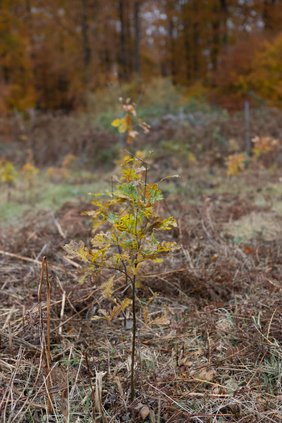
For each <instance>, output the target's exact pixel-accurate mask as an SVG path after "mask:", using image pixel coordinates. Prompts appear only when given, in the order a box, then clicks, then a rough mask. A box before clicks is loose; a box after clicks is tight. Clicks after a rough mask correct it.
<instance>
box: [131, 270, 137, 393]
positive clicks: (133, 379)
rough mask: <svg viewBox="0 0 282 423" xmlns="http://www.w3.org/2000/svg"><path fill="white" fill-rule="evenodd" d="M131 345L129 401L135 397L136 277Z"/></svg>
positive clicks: (133, 295) (134, 277)
mask: <svg viewBox="0 0 282 423" xmlns="http://www.w3.org/2000/svg"><path fill="white" fill-rule="evenodd" d="M132 318H133V325H132V344H131V375H130V399H131V401H133V400H134V397H135V350H136V331H137V325H136V276H135V275H134V276H133V278H132Z"/></svg>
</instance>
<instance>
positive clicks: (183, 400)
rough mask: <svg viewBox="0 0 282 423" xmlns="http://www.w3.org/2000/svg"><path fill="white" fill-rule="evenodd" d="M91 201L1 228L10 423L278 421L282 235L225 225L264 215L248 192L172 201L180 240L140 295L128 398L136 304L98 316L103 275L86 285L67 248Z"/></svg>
mask: <svg viewBox="0 0 282 423" xmlns="http://www.w3.org/2000/svg"><path fill="white" fill-rule="evenodd" d="M246 177H248V178H251V176H246ZM242 178H243V177H242ZM254 179H255V178H254ZM194 183H197V181H195V182H194ZM241 183H244V181H242V180H241ZM264 183H265V184H267V183H268V181H266V180H264ZM85 207H86V205H74V204H73V203H72V204H68V205H65V206H64V207H63V208H62V209H61V210H60V211H59V212H57V214H56V219H55V220H54V215H53V214H51V213H47V212H44V213H43V212H42V213H38V214H37V215H36V216H33V217H30V218H29V219H27V220H26V221H25V222H24V225H23V226H22V228H20V229H18V228H17V229H12V228H10V229H5V230H3V231H2V233H1V236H0V250H1V251H0V282H1V290H0V297H1V308H0V327H1V330H0V338H1V358H0V368H1V381H0V391H1V395H0V398H1V400H0V413H1V422H2V421H3V423H16V422H44V421H48V422H70V423H72V422H85V423H86V422H94V421H95V422H138V421H147V422H156V423H157V422H159V423H161V422H197V423H198V422H199V423H200V422H205V423H206V422H207V423H208V422H218V423H222V422H240V423H252V422H280V421H282V406H281V404H282V401H281V399H282V396H281V388H282V364H281V363H282V347H281V346H282V334H281V319H282V301H281V290H282V284H281V270H282V260H281V257H282V256H281V247H282V246H281V238H279V236H278V233H277V237H276V238H275V237H274V238H273V237H272V238H271V239H264V238H263V237H260V235H258V234H257V233H255V232H254V233H253V234H252V235H251V236H250V237H249V238H246V239H243V240H241V241H240V242H239V241H238V240H237V241H236V239H235V238H234V237H233V236H231V235H230V234H227V233H226V231H225V228H226V225H227V224H228V222H229V224H232V223H231V222H232V221H240V220H239V219H242V218H244V216H249V215H250V214H251V213H255V211H256V210H257V211H258V212H261V208H259V207H258V206H257V205H256V204H255V201H254V198H253V199H252V198H250V195H249V192H248V191H246V192H245V193H244V192H243V194H242V193H240V194H239V193H233V194H230V193H229V194H227V193H223V192H218V191H216V190H214V193H213V194H212V195H209V196H208V197H206V198H205V199H203V198H202V199H201V198H200V201H199V202H198V203H197V204H193V202H192V203H190V204H187V200H186V201H184V199H181V196H179V195H178V194H171V195H170V198H169V199H168V201H167V203H166V204H164V208H169V209H170V211H172V212H173V213H174V214H175V215H176V216H177V217H178V221H179V229H178V230H177V231H175V232H174V234H173V237H174V238H175V240H178V241H179V243H180V245H181V249H180V251H179V252H178V253H177V254H176V255H175V256H174V257H173V258H172V259H170V260H167V262H166V263H165V265H162V267H160V268H152V269H148V274H147V276H146V277H144V280H143V287H142V289H141V290H140V292H139V300H140V309H139V314H138V362H139V367H138V371H137V374H138V377H137V384H136V385H137V397H136V400H135V401H134V402H133V403H130V401H129V368H130V345H131V338H130V337H131V331H130V330H129V329H130V327H131V315H130V313H128V314H126V315H124V316H122V317H120V318H118V319H116V320H115V321H114V322H112V323H108V322H107V321H106V320H105V319H103V316H104V315H105V312H106V311H107V310H108V309H109V308H110V307H111V306H110V304H108V303H107V301H105V299H103V298H102V296H101V292H100V289H99V281H98V280H95V281H87V282H86V283H85V284H84V285H83V286H79V285H78V283H77V280H78V273H79V271H80V269H79V268H78V266H77V265H76V264H75V263H73V262H70V261H66V259H65V258H64V252H63V250H62V246H63V245H64V244H65V243H66V242H68V240H70V239H87V238H88V235H89V229H90V228H89V222H85V220H84V219H83V218H82V217H81V215H80V212H81V211H82V210H84V209H85ZM263 207H265V206H263ZM263 210H264V213H267V210H266V209H265V208H264V209H263ZM270 213H274V212H273V210H270ZM275 219H277V221H279V215H278V214H276V215H275ZM280 222H281V216H280ZM7 253H9V254H7ZM43 256H46V257H47V260H48V266H49V273H48V277H49V282H50V285H51V291H46V274H45V275H44V278H41V297H40V301H39V300H38V286H39V281H40V269H41V261H42V259H43ZM47 294H48V295H49V294H50V313H48V307H49V305H48V295H47ZM123 295H124V286H123V285H122V284H121V285H120V286H117V287H116V296H117V297H122V296H123ZM152 297H153V300H152V301H151V302H150V305H149V306H148V313H146V316H144V314H145V313H144V307H143V306H144V304H145V302H146V301H147V300H148V298H152ZM48 317H50V318H51V327H50V336H49V335H48ZM144 317H145V319H144ZM49 341H50V353H51V354H50V355H51V356H50V357H49V358H47V359H46V352H47V356H48V344H49Z"/></svg>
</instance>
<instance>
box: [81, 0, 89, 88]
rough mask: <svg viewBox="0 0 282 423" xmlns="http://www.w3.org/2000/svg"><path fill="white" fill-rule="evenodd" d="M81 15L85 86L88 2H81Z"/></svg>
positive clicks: (87, 48) (87, 73)
mask: <svg viewBox="0 0 282 423" xmlns="http://www.w3.org/2000/svg"><path fill="white" fill-rule="evenodd" d="M81 6H82V15H81V29H82V50H83V64H84V79H85V84H86V85H88V82H89V65H90V62H91V47H90V41H89V23H88V17H87V15H88V13H87V12H88V0H81Z"/></svg>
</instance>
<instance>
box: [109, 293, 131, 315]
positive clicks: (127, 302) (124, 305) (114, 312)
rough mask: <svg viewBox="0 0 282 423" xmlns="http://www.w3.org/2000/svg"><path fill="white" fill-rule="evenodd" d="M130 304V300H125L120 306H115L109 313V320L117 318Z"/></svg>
mask: <svg viewBox="0 0 282 423" xmlns="http://www.w3.org/2000/svg"><path fill="white" fill-rule="evenodd" d="M131 303H132V301H131V299H130V298H125V299H124V300H123V301H122V302H121V303H120V304H117V305H116V306H115V307H114V308H113V309H112V312H111V315H110V319H111V320H113V319H114V318H115V317H117V316H118V315H119V314H120V313H121V312H122V311H124V310H126V309H127V307H129V306H130V304H131Z"/></svg>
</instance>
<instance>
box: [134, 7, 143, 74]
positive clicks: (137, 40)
mask: <svg viewBox="0 0 282 423" xmlns="http://www.w3.org/2000/svg"><path fill="white" fill-rule="evenodd" d="M133 22H134V58H133V69H134V72H135V74H136V75H138V76H140V42H141V23H140V0H135V1H134V5H133Z"/></svg>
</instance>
